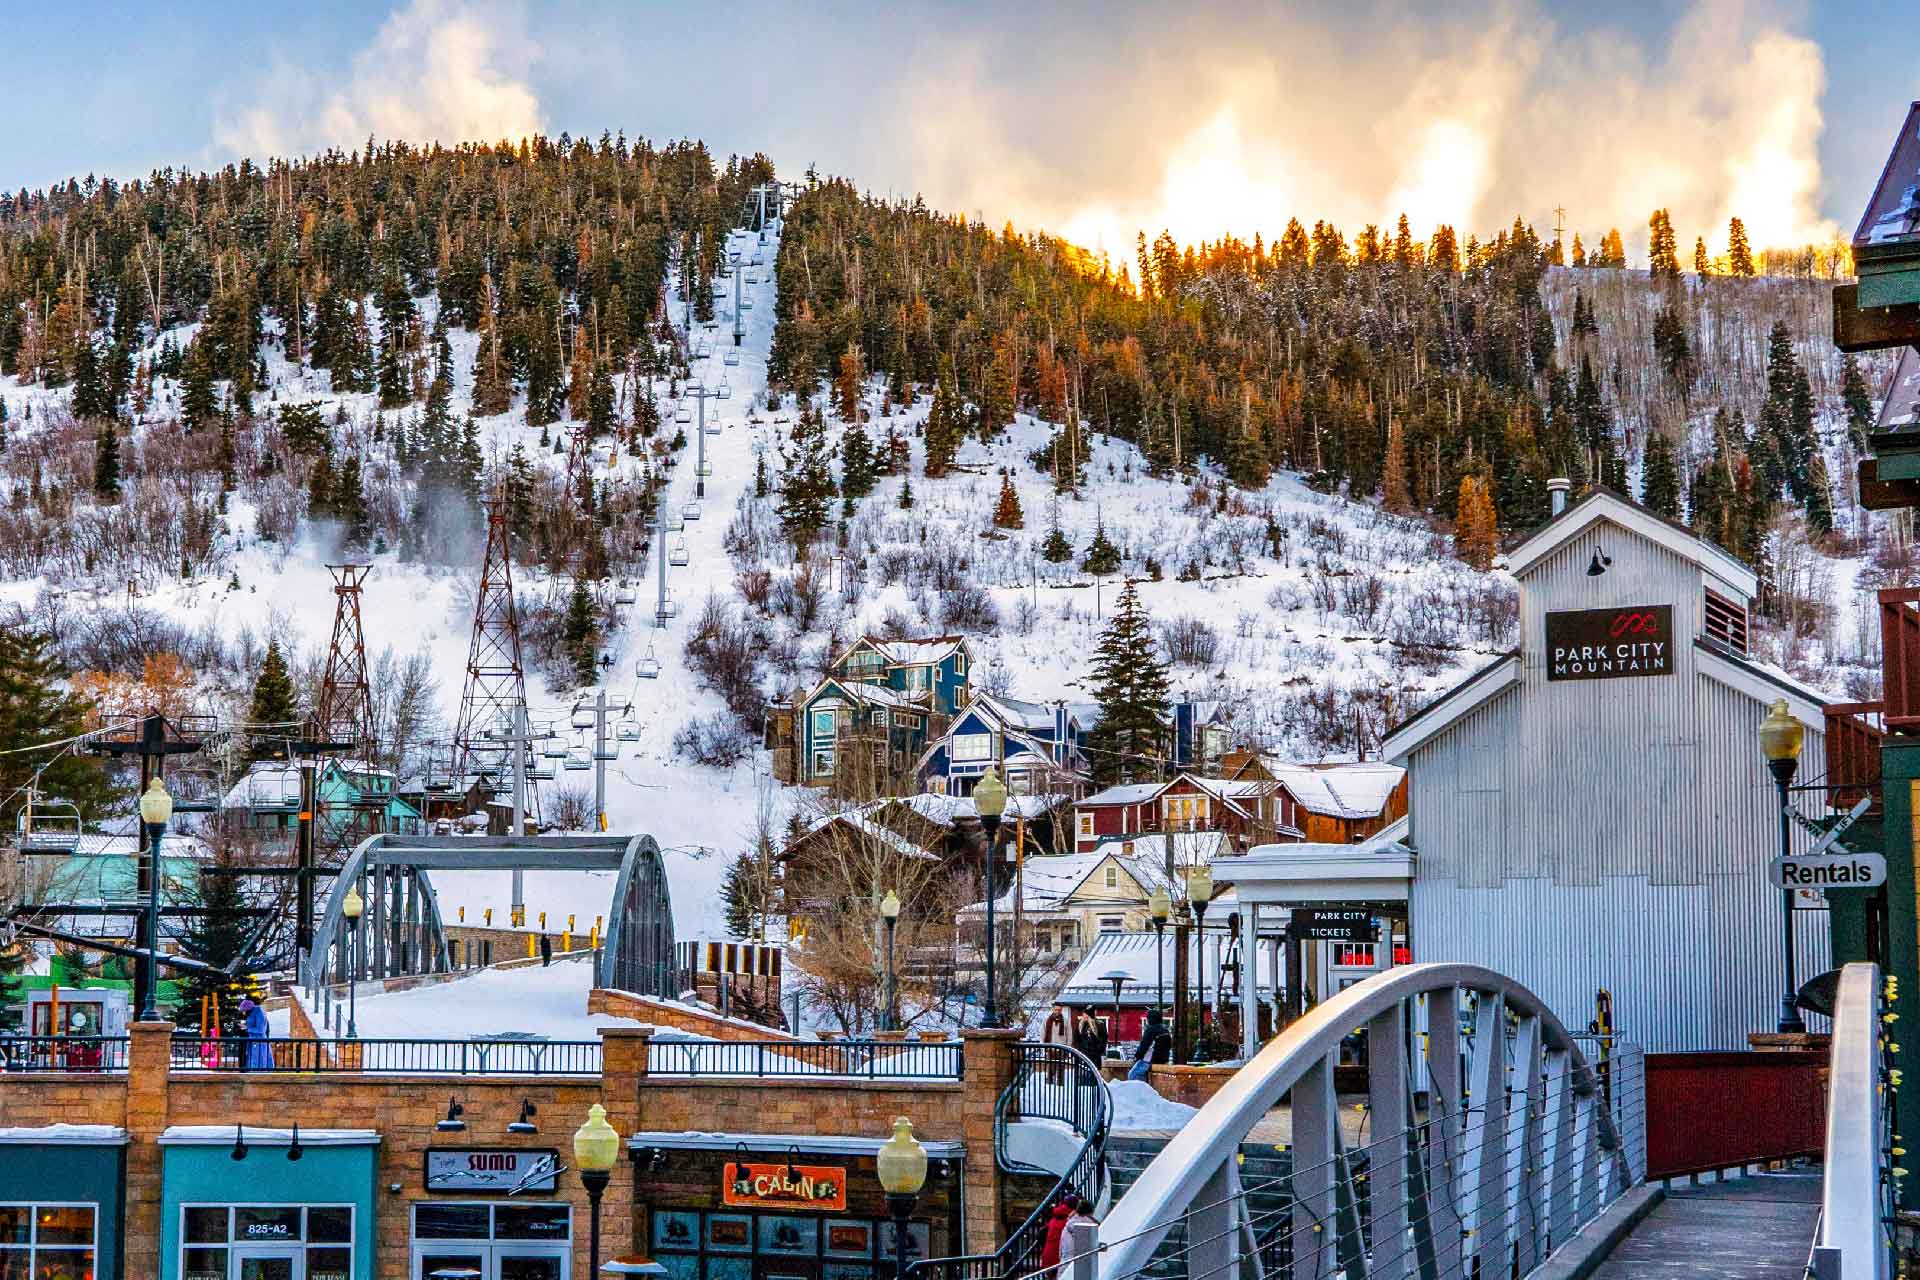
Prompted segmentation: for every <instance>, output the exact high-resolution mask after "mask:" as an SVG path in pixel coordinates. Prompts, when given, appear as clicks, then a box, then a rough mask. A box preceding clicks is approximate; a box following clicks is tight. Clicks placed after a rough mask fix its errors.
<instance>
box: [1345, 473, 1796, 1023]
mask: <svg viewBox="0 0 1920 1280" xmlns="http://www.w3.org/2000/svg"><path fill="white" fill-rule="evenodd" d="M1508 561H1509V564H1510V566H1511V568H1512V571H1513V574H1514V576H1515V578H1516V579H1517V580H1518V583H1519V608H1520V627H1519V634H1520V647H1519V648H1518V649H1517V650H1516V651H1515V652H1513V653H1511V654H1508V655H1506V656H1504V657H1501V658H1499V659H1497V660H1495V661H1494V662H1492V663H1490V664H1488V665H1487V666H1486V667H1484V668H1483V669H1481V670H1480V671H1478V672H1476V673H1474V674H1473V675H1471V676H1469V677H1468V678H1467V679H1466V680H1464V681H1462V682H1461V683H1460V684H1459V685H1457V686H1455V687H1454V688H1453V689H1452V690H1451V691H1449V692H1448V693H1446V694H1445V695H1443V696H1442V697H1441V698H1439V699H1438V700H1437V701H1435V702H1433V703H1431V704H1430V705H1429V706H1427V707H1426V708H1425V709H1424V710H1422V711H1420V712H1419V713H1418V714H1416V715H1414V716H1412V717H1411V718H1410V719H1408V720H1406V721H1404V722H1403V723H1401V724H1400V725H1398V726H1396V727H1395V728H1394V729H1392V730H1390V731H1389V733H1388V735H1387V737H1386V739H1385V741H1384V743H1383V754H1384V755H1385V757H1386V758H1387V759H1388V760H1390V761H1392V762H1393V763H1396V764H1401V765H1404V766H1405V767H1406V768H1407V770H1408V772H1409V781H1410V793H1409V797H1408V814H1409V819H1410V821H1409V834H1408V844H1409V845H1411V847H1412V849H1413V850H1414V851H1415V853H1416V854H1417V861H1416V863H1415V866H1416V867H1417V870H1416V872H1415V875H1414V878H1413V881H1412V887H1411V900H1410V907H1409V910H1410V916H1411V934H1412V949H1413V957H1414V959H1416V960H1451V961H1465V962H1470V963H1474V964H1481V965H1485V966H1487V967H1489V968H1492V969H1496V970H1498V971H1500V972H1502V973H1506V974H1509V975H1511V976H1513V977H1514V978H1517V979H1518V980H1519V981H1521V982H1522V983H1524V984H1525V985H1527V986H1528V987H1530V988H1531V989H1532V990H1533V991H1535V992H1536V993H1537V994H1538V995H1540V996H1541V997H1542V998H1544V999H1545V1000H1546V1001H1547V1003H1548V1004H1549V1005H1550V1006H1551V1007H1552V1008H1553V1009H1554V1010H1555V1011H1556V1012H1557V1013H1558V1014H1559V1016H1560V1017H1561V1019H1562V1020H1563V1021H1564V1022H1565V1023H1567V1024H1568V1025H1569V1026H1584V1025H1586V1023H1587V1022H1588V1021H1589V1020H1590V1019H1591V1018H1592V1017H1593V1013H1594V1002H1595V993H1596V992H1597V991H1599V990H1601V989H1603V988H1604V989H1606V990H1607V991H1609V992H1610V993H1611V996H1612V1003H1613V1009H1614V1021H1615V1025H1616V1026H1617V1027H1618V1029H1619V1030H1620V1032H1621V1034H1623V1035H1625V1036H1627V1037H1629V1038H1630V1039H1632V1040H1634V1041H1636V1042H1638V1043H1639V1044H1641V1045H1642V1046H1643V1047H1645V1048H1646V1049H1647V1050H1649V1051H1655V1052H1658V1051H1669V1050H1691V1049H1735V1048H1743V1047H1745V1045H1746V1043H1747V1042H1746V1036H1747V1034H1748V1033H1750V1032H1756V1031H1771V1030H1773V1029H1774V1027H1775V1025H1776V1022H1777V1021H1778V1018H1779V1014H1780V1006H1781V998H1782V994H1783V992H1784V990H1785V987H1786V973H1785V963H1784V960H1783V955H1782V921H1783V915H1782V905H1781V894H1780V891H1778V890H1776V889H1774V888H1772V887H1771V886H1770V884H1769V883H1768V879H1767V864H1768V861H1769V860H1770V859H1771V858H1772V857H1773V856H1774V855H1775V854H1777V853H1778V852H1779V848H1778V846H1779V839H1780V837H1779V832H1778V823H1779V807H1778V803H1777V801H1776V799H1775V792H1774V783H1773V780H1772V778H1771V777H1770V775H1769V774H1768V772H1767V768H1766V764H1765V761H1764V760H1763V759H1762V757H1761V754H1760V749H1759V744H1758V738H1757V734H1758V730H1759V725H1760V722H1761V720H1762V719H1763V718H1764V717H1765V716H1766V714H1767V711H1768V708H1769V706H1770V704H1772V703H1773V702H1774V701H1775V700H1777V699H1780V700H1784V701H1785V702H1786V704H1787V706H1788V708H1789V709H1790V710H1791V712H1792V714H1793V715H1794V717H1795V718H1796V719H1798V720H1799V721H1800V722H1801V723H1802V724H1803V725H1805V726H1806V730H1807V732H1806V739H1805V743H1804V746H1803V749H1802V756H1801V764H1800V773H1799V776H1800V778H1801V779H1802V780H1803V781H1804V780H1808V779H1811V778H1813V777H1814V776H1815V775H1816V774H1817V773H1819V772H1820V769H1821V764H1820V761H1821V760H1822V759H1823V751H1824V748H1823V728H1824V716H1823V713H1822V702H1823V698H1822V695H1821V694H1820V693H1819V692H1818V691H1816V690H1814V689H1811V688H1808V687H1807V686H1805V685H1803V684H1801V683H1799V682H1798V681H1796V680H1793V679H1791V678H1790V677H1788V676H1786V675H1785V674H1784V673H1782V672H1779V671H1777V670H1774V669H1772V668H1770V667H1768V666H1766V665H1765V664H1763V663H1760V662H1758V661H1756V660H1755V659H1754V658H1753V657H1752V656H1750V654H1749V653H1748V644H1747V637H1748V627H1747V623H1748V611H1749V609H1750V607H1751V605H1752V601H1753V598H1754V594H1755V591H1756V588H1757V583H1756V579H1755V577H1754V574H1753V572H1752V570H1750V569H1749V568H1747V566H1746V565H1744V564H1742V563H1741V562H1740V561H1739V560H1737V559H1735V558H1734V557H1733V556H1731V555H1729V554H1728V553H1727V552H1725V551H1723V550H1721V549H1720V548H1719V547H1717V546H1715V545H1713V544H1712V543H1710V542H1707V541H1706V540H1704V539H1702V538H1699V537H1696V536H1695V535H1694V534H1693V533H1692V532H1690V531H1689V530H1687V529H1685V528H1682V527H1681V526H1678V525H1676V524H1673V523H1671V522H1669V521H1667V520H1664V519H1662V518H1661V517H1659V516H1657V515H1655V514H1653V513H1652V512H1650V511H1648V510H1646V509H1645V508H1644V507H1640V506H1638V505H1636V504H1635V503H1632V502H1630V501H1627V500H1626V499H1624V498H1621V497H1619V496H1617V495H1614V494H1612V493H1608V492H1604V491H1601V492H1596V493H1593V494H1591V495H1590V496H1588V497H1586V498H1584V499H1583V500H1581V501H1580V502H1578V503H1576V504H1574V505H1573V506H1571V507H1568V508H1567V509H1565V510H1564V511H1562V512H1560V513H1559V514H1557V515H1556V516H1555V517H1554V518H1553V519H1552V520H1550V521H1549V522H1548V523H1547V524H1545V525H1544V526H1542V527H1541V528H1540V529H1539V530H1538V531H1537V532H1536V533H1534V534H1533V535H1532V536H1531V537H1529V538H1528V539H1527V540H1526V541H1525V542H1524V543H1522V544H1521V545H1520V546H1519V547H1518V548H1516V549H1515V550H1514V552H1513V553H1512V554H1511V556H1509V558H1508ZM1809 794H1818V793H1809ZM1806 807H1807V809H1808V810H1809V811H1813V812H1824V805H1823V804H1821V803H1818V802H1807V804H1806ZM1795 839H1796V843H1798V841H1799V840H1800V839H1801V837H1800V836H1798V835H1796V837H1795ZM1796 907H1797V908H1798V909H1796V910H1795V912H1794V918H1795V922H1796V935H1797V937H1796V943H1797V945H1796V948H1795V971H1796V979H1797V981H1799V982H1805V981H1806V980H1807V979H1808V978H1811V977H1813V976H1814V975H1816V974H1818V973H1820V972H1822V971H1823V970H1824V969H1825V968H1826V967H1827V953H1828V943H1827V925H1826V914H1825V911H1824V909H1823V904H1822V903H1820V902H1818V901H1813V900H1805V901H1799V902H1797V903H1796Z"/></svg>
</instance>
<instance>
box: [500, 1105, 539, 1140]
mask: <svg viewBox="0 0 1920 1280" xmlns="http://www.w3.org/2000/svg"><path fill="white" fill-rule="evenodd" d="M539 1110H540V1108H538V1107H536V1106H534V1105H533V1099H532V1098H522V1099H521V1100H520V1118H519V1119H518V1120H514V1121H512V1122H510V1123H509V1124H508V1125H507V1132H508V1133H538V1132H540V1126H539V1125H537V1124H535V1123H534V1122H533V1117H534V1116H535V1115H536V1114H537V1113H538V1112H539Z"/></svg>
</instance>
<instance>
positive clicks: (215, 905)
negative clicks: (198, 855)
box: [173, 845, 256, 1037]
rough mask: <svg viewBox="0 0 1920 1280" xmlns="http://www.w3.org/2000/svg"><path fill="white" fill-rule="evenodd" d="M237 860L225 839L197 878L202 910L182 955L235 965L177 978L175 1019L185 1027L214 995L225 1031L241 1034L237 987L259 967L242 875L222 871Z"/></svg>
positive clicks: (184, 936) (185, 934)
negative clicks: (227, 972)
mask: <svg viewBox="0 0 1920 1280" xmlns="http://www.w3.org/2000/svg"><path fill="white" fill-rule="evenodd" d="M234 865H235V864H234V859H233V855H232V852H231V851H230V850H229V849H228V848H227V847H226V846H224V845H223V846H221V847H220V848H219V849H218V851H217V852H216V853H215V855H214V859H213V863H212V865H211V866H208V867H205V868H203V869H202V870H201V873H200V875H199V876H197V877H196V878H195V882H194V889H193V895H192V897H193V905H194V906H195V907H197V908H199V913H198V914H196V915H192V916H189V917H188V918H187V923H186V926H185V928H184V930H183V931H182V933H181V935H180V953H181V954H182V955H184V956H186V957H187V958H188V959H190V960H198V961H200V962H201V963H202V964H209V965H213V966H215V967H216V968H219V969H222V970H225V969H227V968H228V967H229V966H232V973H231V976H227V975H225V974H212V973H204V972H201V971H200V970H197V969H188V970H184V971H182V972H181V973H179V974H176V975H175V976H174V978H173V989H174V992H175V994H176V995H177V996H178V997H179V1003H178V1004H176V1005H175V1006H174V1008H173V1020H174V1021H175V1022H176V1023H178V1024H179V1025H181V1026H184V1027H197V1026H199V1025H200V1009H201V1002H202V1001H203V1000H211V1001H212V1002H215V1003H217V1006H218V1009H219V1014H218V1020H219V1025H220V1034H221V1036H222V1037H232V1036H236V1035H239V1034H241V1032H242V1029H243V1027H244V1024H245V1022H246V1017H245V1015H244V1014H242V1013H241V1012H240V1007H239V1006H240V1001H239V997H238V994H237V993H236V991H235V990H234V988H235V987H236V986H237V985H240V984H244V983H245V981H246V979H247V978H249V977H250V976H252V974H253V973H255V972H256V970H255V968H254V966H253V965H252V964H251V963H250V962H251V960H252V958H253V957H252V955H251V953H250V952H249V950H248V943H249V941H250V940H251V938H252V935H253V931H254V925H253V920H252V918H251V917H250V916H248V915H247V914H245V912H246V909H247V907H248V905H249V904H248V902H247V900H246V896H245V894H244V893H243V892H242V890H241V887H240V886H241V877H240V876H237V875H223V874H219V873H221V872H224V871H230V870H231V869H233V867H234Z"/></svg>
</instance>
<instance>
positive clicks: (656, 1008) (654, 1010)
mask: <svg viewBox="0 0 1920 1280" xmlns="http://www.w3.org/2000/svg"><path fill="white" fill-rule="evenodd" d="M587 1012H588V1013H605V1014H611V1015H613V1016H614V1017H617V1018H632V1019H633V1020H635V1021H636V1022H645V1023H650V1024H652V1025H653V1026H657V1027H672V1028H673V1029H674V1030H676V1031H688V1032H692V1033H693V1034H694V1035H702V1036H711V1037H713V1038H714V1039H715V1040H727V1041H731V1042H733V1043H742V1042H746V1041H752V1040H791V1039H793V1037H792V1036H790V1035H788V1034H787V1033H786V1032H784V1031H776V1030H774V1029H773V1028H772V1027H763V1026H761V1025H760V1024H759V1023H757V1022H748V1021H746V1020H745V1019H742V1018H723V1017H721V1016H720V1015H719V1014H717V1013H706V1012H703V1011H701V1010H699V1009H694V1008H690V1007H689V1006H687V1005H683V1004H674V1003H672V1002H671V1001H667V1000H656V999H654V998H653V997H652V996H642V995H635V994H634V993H633V992H631V991H614V990H610V989H606V988H600V987H596V988H594V989H593V990H592V991H590V992H588V993H587Z"/></svg>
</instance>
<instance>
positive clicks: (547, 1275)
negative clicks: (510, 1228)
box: [489, 1244, 569, 1280]
mask: <svg viewBox="0 0 1920 1280" xmlns="http://www.w3.org/2000/svg"><path fill="white" fill-rule="evenodd" d="M568 1255H569V1250H568V1249H567V1248H566V1246H564V1245H534V1244H497V1245H495V1246H494V1247H493V1258H494V1265H495V1267H496V1270H495V1271H494V1273H493V1275H492V1276H491V1277H489V1280H567V1264H568V1261H569V1256H568Z"/></svg>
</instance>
